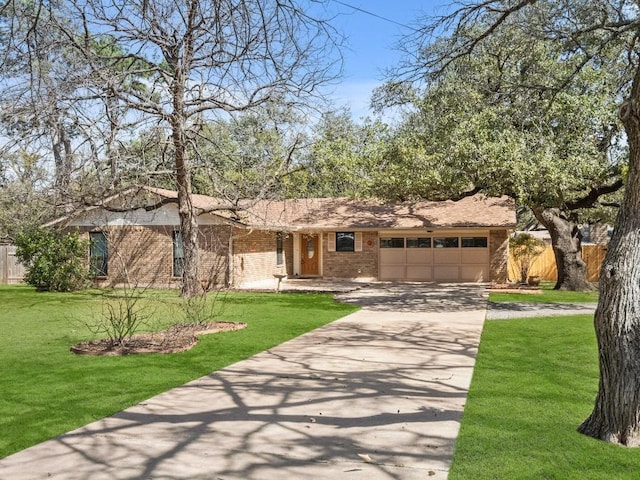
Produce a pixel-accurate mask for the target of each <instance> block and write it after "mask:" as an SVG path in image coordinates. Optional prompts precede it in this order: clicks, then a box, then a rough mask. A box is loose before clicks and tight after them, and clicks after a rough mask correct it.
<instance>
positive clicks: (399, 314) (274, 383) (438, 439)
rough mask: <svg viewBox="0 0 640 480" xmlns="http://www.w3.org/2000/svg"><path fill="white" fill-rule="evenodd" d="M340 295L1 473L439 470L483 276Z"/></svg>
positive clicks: (330, 475)
mask: <svg viewBox="0 0 640 480" xmlns="http://www.w3.org/2000/svg"><path fill="white" fill-rule="evenodd" d="M421 298H427V299H428V300H426V301H424V300H421ZM341 299H342V300H343V301H349V302H353V303H359V304H363V305H365V307H364V308H363V309H362V310H360V311H359V312H357V313H354V314H352V315H349V316H347V317H345V318H343V319H340V320H338V321H336V322H333V323H332V324H330V325H328V326H326V327H323V328H320V329H317V330H315V331H313V332H310V333H308V334H306V335H303V336H301V337H299V338H296V339H294V340H292V341H289V342H287V343H284V344H282V345H280V346H278V347H276V348H273V349H271V350H270V351H267V352H263V353H261V354H259V355H256V356H254V357H252V358H250V359H248V360H245V361H242V362H239V363H236V364H234V365H232V366H230V367H228V368H225V369H223V370H221V371H219V372H216V373H214V374H211V375H209V376H206V377H203V378H200V379H198V380H196V381H193V382H191V383H188V384H186V385H184V386H182V387H179V388H176V389H173V390H170V391H168V392H165V393H163V394H161V395H158V396H156V397H154V398H151V399H149V400H147V401H145V402H143V403H141V404H139V405H136V406H134V407H132V408H129V409H127V410H125V411H123V412H121V413H119V414H117V415H114V416H113V417H109V418H106V419H103V420H100V421H98V422H95V423H92V424H90V425H87V426H85V427H83V428H81V429H79V430H76V431H73V432H70V433H67V434H65V435H62V436H60V437H58V438H55V439H53V440H50V441H47V442H44V443H42V444H39V445H36V446H34V447H32V448H29V449H27V450H24V451H22V452H19V453H17V454H15V455H12V456H10V457H7V458H5V459H3V460H0V479H11V480H17V479H56V480H57V479H83V480H84V479H91V480H101V479H105V480H106V479H110V480H113V479H190V480H193V479H222V480H230V479H243V480H246V479H260V480H271V479H273V480H276V479H277V480H281V479H331V480H338V479H366V480H377V479H403V480H405V479H406V480H413V479H421V480H422V479H426V478H434V479H445V478H446V477H447V473H448V469H449V466H450V463H451V458H452V454H453V449H454V444H455V439H456V436H457V433H458V429H459V425H460V419H461V415H462V410H463V407H464V404H465V400H466V395H467V390H468V387H469V384H470V381H471V375H472V371H473V365H474V362H475V356H476V351H477V346H478V342H479V338H480V333H481V330H482V325H483V321H484V318H485V314H486V301H487V299H486V291H485V289H484V287H482V286H464V285H462V286H460V285H458V286H453V285H452V286H447V287H442V286H437V287H435V286H424V285H393V286H389V285H376V286H368V287H364V288H360V289H358V290H354V291H351V292H347V293H344V294H341ZM400 299H404V300H402V301H401V300H400Z"/></svg>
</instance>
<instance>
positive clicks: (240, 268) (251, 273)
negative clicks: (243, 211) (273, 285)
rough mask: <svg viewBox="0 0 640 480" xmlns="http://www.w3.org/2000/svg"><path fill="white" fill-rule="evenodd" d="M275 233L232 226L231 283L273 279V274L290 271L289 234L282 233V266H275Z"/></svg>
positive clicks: (291, 261) (290, 244)
mask: <svg viewBox="0 0 640 480" xmlns="http://www.w3.org/2000/svg"><path fill="white" fill-rule="evenodd" d="M277 235H278V233H277V232H270V231H262V230H254V231H252V232H251V233H247V232H246V231H245V230H240V229H236V230H235V232H234V236H235V237H236V238H235V239H234V241H233V251H234V258H233V283H234V285H239V284H242V283H248V282H254V281H259V280H268V279H273V275H274V274H276V273H281V274H284V273H286V274H287V275H292V274H293V235H291V234H284V238H283V243H282V246H283V252H282V254H283V265H280V266H279V265H277V257H276V242H277Z"/></svg>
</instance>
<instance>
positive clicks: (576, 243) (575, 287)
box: [532, 207, 595, 291]
mask: <svg viewBox="0 0 640 480" xmlns="http://www.w3.org/2000/svg"><path fill="white" fill-rule="evenodd" d="M532 210H533V214H534V215H535V216H536V218H537V219H538V221H539V222H540V223H541V224H542V225H544V226H545V228H546V229H547V230H549V233H550V234H551V245H552V247H553V254H554V256H555V258H556V268H557V270H558V280H557V282H556V286H555V287H554V288H555V289H556V290H572V291H589V290H594V288H595V287H594V286H593V284H592V283H591V282H589V281H588V280H587V264H586V263H585V262H584V260H582V243H581V238H582V235H581V234H580V229H579V228H578V226H577V225H576V224H575V223H573V222H572V221H571V220H569V219H568V218H567V216H566V215H565V214H564V212H562V210H560V209H559V208H542V207H540V208H533V209H532Z"/></svg>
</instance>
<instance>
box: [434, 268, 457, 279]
mask: <svg viewBox="0 0 640 480" xmlns="http://www.w3.org/2000/svg"><path fill="white" fill-rule="evenodd" d="M459 270H460V268H459V267H458V265H435V266H434V267H433V279H434V280H435V281H436V282H458V281H460V275H459V274H460V272H459Z"/></svg>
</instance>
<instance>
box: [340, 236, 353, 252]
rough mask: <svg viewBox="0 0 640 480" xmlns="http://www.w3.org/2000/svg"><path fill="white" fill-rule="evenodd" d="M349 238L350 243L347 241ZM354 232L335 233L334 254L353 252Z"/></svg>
mask: <svg viewBox="0 0 640 480" xmlns="http://www.w3.org/2000/svg"><path fill="white" fill-rule="evenodd" d="M349 237H351V241H349V240H348V239H349ZM355 251H356V232H336V252H355Z"/></svg>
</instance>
